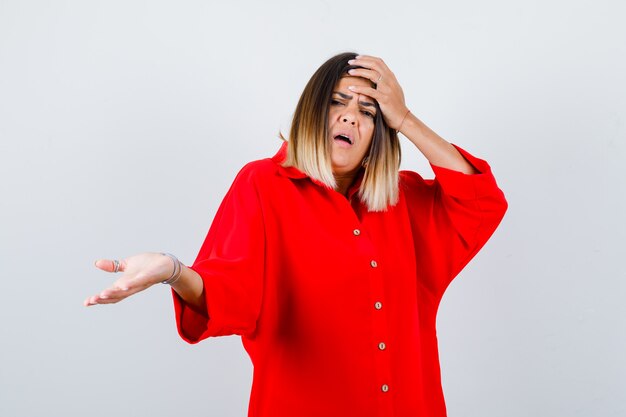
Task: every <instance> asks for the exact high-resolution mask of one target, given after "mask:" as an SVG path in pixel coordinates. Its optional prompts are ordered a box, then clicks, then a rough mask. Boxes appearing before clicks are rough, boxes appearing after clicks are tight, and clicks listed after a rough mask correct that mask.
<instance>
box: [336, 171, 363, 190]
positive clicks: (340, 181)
mask: <svg viewBox="0 0 626 417" xmlns="http://www.w3.org/2000/svg"><path fill="white" fill-rule="evenodd" d="M358 172H359V170H358V169H356V170H355V171H353V172H347V173H345V174H335V175H334V176H335V182H336V183H337V188H336V190H337V192H338V193H341V194H343V195H344V196H345V197H348V190H349V189H350V186H351V185H352V184H353V183H354V179H355V178H356V176H357V173H358Z"/></svg>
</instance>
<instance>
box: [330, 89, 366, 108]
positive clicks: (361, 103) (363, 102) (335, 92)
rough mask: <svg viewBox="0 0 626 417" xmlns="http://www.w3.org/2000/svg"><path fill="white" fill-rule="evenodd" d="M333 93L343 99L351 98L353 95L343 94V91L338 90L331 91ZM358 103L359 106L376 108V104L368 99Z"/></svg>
mask: <svg viewBox="0 0 626 417" xmlns="http://www.w3.org/2000/svg"><path fill="white" fill-rule="evenodd" d="M333 94H337V95H338V96H340V97H341V98H343V99H345V100H352V99H353V96H351V95H349V94H344V93H340V92H339V91H333ZM359 104H360V105H361V106H364V107H373V108H376V104H374V103H372V102H370V101H359Z"/></svg>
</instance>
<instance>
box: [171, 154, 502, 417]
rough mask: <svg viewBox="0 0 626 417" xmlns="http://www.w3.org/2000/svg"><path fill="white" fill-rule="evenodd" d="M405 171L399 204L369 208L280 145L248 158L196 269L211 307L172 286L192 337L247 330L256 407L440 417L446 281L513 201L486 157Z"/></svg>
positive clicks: (260, 416)
mask: <svg viewBox="0 0 626 417" xmlns="http://www.w3.org/2000/svg"><path fill="white" fill-rule="evenodd" d="M457 149H458V150H459V151H460V152H461V153H462V155H463V156H464V157H465V158H466V159H467V160H468V161H469V162H470V163H471V164H472V165H473V166H474V167H475V168H476V169H477V170H478V171H479V174H475V175H466V174H463V173H460V172H456V171H452V170H449V169H446V168H441V167H437V166H433V167H432V168H433V170H434V172H435V175H436V179H435V180H424V179H422V177H420V176H419V175H418V174H416V173H414V172H410V171H402V172H401V173H400V200H399V202H398V204H397V205H396V206H395V207H390V208H389V209H388V211H386V212H368V211H367V208H366V207H365V206H364V205H363V204H362V203H361V202H360V200H359V199H358V195H356V194H355V193H356V191H357V190H358V186H359V184H358V182H357V184H355V185H354V186H353V187H352V189H351V190H350V193H349V198H348V199H347V198H346V197H344V196H343V195H341V194H340V193H338V192H336V191H334V190H331V189H329V188H327V187H326V186H324V185H322V184H319V183H317V182H315V181H313V180H311V179H310V178H308V177H307V176H306V175H305V174H303V173H302V172H300V171H298V170H297V169H295V168H284V167H282V166H281V165H280V164H279V163H280V162H281V161H282V160H284V157H285V153H286V144H283V146H282V148H281V149H280V151H279V152H278V153H277V154H276V156H274V157H273V158H272V159H263V160H260V161H255V162H251V163H249V164H248V165H246V166H245V167H244V168H243V169H242V170H241V171H240V173H239V174H238V175H237V178H236V179H235V181H234V183H233V185H232V186H231V188H230V190H229V191H228V194H227V195H226V197H225V198H224V201H223V202H222V204H221V206H220V208H219V210H218V212H217V214H216V216H215V219H214V221H213V224H212V225H211V228H210V230H209V233H208V235H207V237H206V240H205V242H204V244H203V245H202V247H201V249H200V253H199V254H198V258H197V259H196V261H195V263H194V264H193V266H192V269H194V270H195V271H196V272H198V273H199V274H200V275H201V276H202V279H203V281H204V290H205V295H206V303H207V311H208V317H206V316H203V315H201V314H199V313H197V312H196V311H194V310H192V309H191V308H190V307H189V306H188V305H186V304H185V303H184V302H183V301H182V300H181V299H180V298H179V297H178V296H177V295H176V293H174V305H175V310H176V319H177V325H178V331H179V333H180V335H181V337H182V338H183V339H184V340H186V341H187V342H189V343H197V342H199V341H200V340H202V339H205V338H207V337H210V336H223V335H232V334H237V335H241V337H242V342H243V345H244V347H245V349H246V351H247V352H248V354H249V355H250V358H251V360H252V363H253V365H254V376H253V384H252V392H251V396H250V405H249V412H248V416H250V417H281V416H285V417H309V416H310V417H347V416H355V417H357V416H358V417H370V416H371V417H374V416H376V417H391V416H395V417H409V416H410V417H417V416H423V417H441V416H445V415H446V408H445V403H444V396H443V392H442V388H441V378H440V369H439V358H438V352H437V335H436V329H435V318H436V314H437V308H438V306H439V302H440V300H441V297H442V296H443V293H444V291H445V289H446V287H447V286H448V285H449V284H450V282H451V281H452V279H453V278H454V277H455V276H456V275H457V274H458V273H459V271H461V269H463V267H464V266H465V265H466V264H467V263H468V262H469V260H470V259H472V257H473V256H474V255H475V254H476V252H478V250H479V249H480V248H481V247H482V246H483V245H484V244H485V242H486V241H487V239H488V238H489V237H490V236H491V234H492V233H493V232H494V230H495V229H496V226H497V225H498V223H499V222H500V220H501V219H502V217H503V215H504V212H505V211H506V208H507V203H506V200H505V198H504V195H503V193H502V191H500V189H499V188H498V186H497V185H496V181H495V179H494V178H493V176H492V174H491V170H490V168H489V165H488V164H487V163H486V162H485V161H483V160H480V159H478V158H475V157H473V156H471V155H470V154H468V153H467V152H465V151H464V150H462V149H460V148H457Z"/></svg>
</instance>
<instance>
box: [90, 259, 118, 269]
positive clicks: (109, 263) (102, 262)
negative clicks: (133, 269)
mask: <svg viewBox="0 0 626 417" xmlns="http://www.w3.org/2000/svg"><path fill="white" fill-rule="evenodd" d="M116 262H117V263H118V269H117V272H124V269H125V268H126V262H125V261H123V260H117V259H116V260H112V259H98V260H97V261H96V262H94V265H95V266H96V268H98V269H101V270H103V271H106V272H116V271H115V263H116Z"/></svg>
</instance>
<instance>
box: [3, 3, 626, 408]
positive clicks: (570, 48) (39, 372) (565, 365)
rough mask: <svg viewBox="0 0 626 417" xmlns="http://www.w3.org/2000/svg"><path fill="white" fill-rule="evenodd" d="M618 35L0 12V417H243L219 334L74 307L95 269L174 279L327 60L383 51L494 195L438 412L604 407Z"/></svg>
mask: <svg viewBox="0 0 626 417" xmlns="http://www.w3.org/2000/svg"><path fill="white" fill-rule="evenodd" d="M625 19H626V13H625V6H623V2H620V1H617V0H616V1H594V2H591V1H515V2H506V1H504V2H503V1H485V0H479V1H472V2H466V1H461V0H458V1H440V2H433V1H428V2H426V1H386V2H385V1H382V0H377V1H359V2H357V1H307V2H302V3H301V2H296V1H287V0H285V1H265V2H253V1H230V2H227V1H221V2H212V1H169V2H167V1H137V0H131V1H128V0H124V1H119V0H118V1H111V0H109V1H77V0H75V1H24V0H12V1H7V0H0V196H1V197H0V210H1V217H0V226H1V229H0V233H1V234H0V257H1V258H0V271H1V276H2V284H1V286H0V291H1V292H0V294H1V297H2V302H1V303H0V313H1V317H2V328H1V335H2V343H1V344H0V415H2V416H28V417H36V416H42V417H49V416H65V417H69V416H79V415H85V414H89V415H92V416H109V415H115V416H118V417H123V416H147V415H150V416H173V415H176V414H178V413H180V412H183V413H184V414H185V415H190V416H244V415H245V413H246V409H247V400H248V394H249V389H250V381H251V366H250V364H249V361H248V358H247V356H246V355H245V352H244V351H243V349H242V348H241V344H240V340H239V339H238V338H237V337H226V338H218V339H212V340H209V341H205V342H203V343H201V344H199V345H195V346H190V345H186V344H185V343H184V342H183V341H182V340H180V339H179V338H178V336H177V333H176V330H175V325H174V318H173V313H172V305H171V300H170V294H169V292H168V289H167V288H166V287H165V286H161V287H157V288H153V289H151V290H150V291H148V292H146V293H145V294H142V295H140V296H136V297H135V298H133V299H130V300H127V301H125V302H123V303H121V304H119V305H117V306H105V307H102V306H99V307H95V308H89V309H86V308H84V307H82V300H83V299H84V298H85V297H86V296H88V295H91V294H93V293H95V292H97V291H99V290H100V289H102V288H104V287H106V286H107V285H108V284H109V283H110V282H111V276H110V275H107V274H105V273H103V272H99V271H97V270H96V269H95V268H94V267H93V266H92V263H93V261H94V260H95V259H96V258H98V257H123V256H127V255H131V254H134V253H137V252H141V251H162V250H163V251H169V252H172V253H175V254H177V255H178V256H179V257H180V258H181V259H182V260H183V261H184V262H186V263H191V262H192V261H193V259H194V258H195V255H196V253H197V250H198V249H199V247H200V244H201V243H202V240H203V238H204V235H205V233H206V231H207V229H208V227H209V225H210V222H211V220H212V218H213V215H214V213H215V210H216V208H217V206H218V204H219V202H220V201H221V198H222V196H223V195H224V193H225V192H226V190H227V188H228V186H229V185H230V183H231V181H232V179H233V178H234V176H235V174H236V172H237V171H238V170H239V168H240V167H241V166H242V165H243V164H245V163H246V162H248V161H250V160H253V159H259V158H263V157H266V156H271V155H273V153H274V152H275V151H276V149H277V148H278V146H279V141H278V140H277V134H278V131H279V130H282V131H284V132H286V131H287V130H288V127H289V120H290V117H291V114H292V111H293V109H294V107H295V105H296V102H297V99H298V97H299V95H300V93H301V91H302V89H303V87H304V84H305V83H306V81H307V80H308V78H309V77H310V76H311V75H312V73H313V71H314V70H315V69H316V68H317V67H318V66H319V65H320V64H321V63H322V62H323V61H324V60H325V59H327V58H328V57H330V56H332V55H334V54H335V53H338V52H342V51H345V50H355V51H357V52H361V53H367V54H372V55H379V56H382V57H383V58H384V59H385V60H386V62H387V63H388V64H389V66H390V67H391V69H392V70H393V71H394V72H395V74H396V75H397V77H398V79H399V80H400V82H401V84H402V86H403V87H404V91H405V95H406V98H407V102H408V105H409V107H410V108H411V109H412V110H413V112H414V113H415V114H416V115H418V117H420V118H422V120H424V121H425V122H426V123H427V124H429V125H430V126H431V127H433V128H434V129H435V130H436V131H437V132H439V133H440V134H441V135H442V136H444V137H445V138H447V139H448V140H450V141H451V142H454V143H457V144H459V145H461V146H463V147H465V148H466V149H468V150H470V151H471V152H473V153H474V154H476V155H478V156H481V157H483V158H485V159H487V160H488V161H489V162H490V163H491V165H492V167H493V170H494V172H495V174H496V176H497V179H498V181H499V183H500V185H501V187H502V188H503V189H504V191H505V193H506V195H507V198H508V200H509V203H510V209H509V212H508V213H507V216H506V218H505V219H504V221H503V223H502V225H501V226H500V228H499V229H498V230H497V232H496V233H495V235H494V236H493V238H492V239H491V241H490V242H489V243H488V244H487V245H486V246H485V248H484V249H483V251H482V252H481V253H480V254H479V255H478V256H477V258H476V259H475V260H474V261H473V262H472V263H471V264H470V265H469V266H468V267H467V268H466V269H465V270H464V271H463V272H462V273H461V275H460V276H459V277H458V278H457V279H456V280H455V281H454V283H453V284H452V285H451V287H450V288H449V289H448V292H447V293H446V295H445V297H444V300H443V303H442V305H441V308H440V311H439V317H438V329H439V343H440V349H441V363H442V374H443V385H444V391H445V395H446V400H447V404H448V410H449V415H450V416H452V417H479V416H480V417H492V416H493V417H501V416H508V417H518V416H519V417H522V416H524V417H526V416H567V417H572V416H585V417H587V416H594V417H598V416H624V415H626V405H625V404H624V396H625V394H626V380H625V379H626V378H625V375H626V361H625V358H624V352H625V351H626V335H625V332H624V330H625V328H624V327H625V326H624V317H625V316H626V307H625V306H624V299H625V295H626V294H625V293H626V291H625V290H626V288H625V287H626V284H625V282H626V279H625V278H626V276H625V272H624V267H623V260H624V255H626V253H625V250H624V240H625V237H626V236H625V227H624V226H625V222H624V218H623V213H624V212H625V211H626V207H625V205H626V204H625V201H626V200H625V192H624V191H625V185H624V180H625V179H626V175H625V174H626V169H625V168H624V162H623V161H624V158H625V157H626V153H625V136H626V127H625V116H626V83H625V76H624V74H626V58H625V57H626V46H625V45H626V29H624V27H625V26H624V21H625ZM403 146H404V147H403V149H404V162H403V165H404V167H405V168H410V169H414V170H417V171H419V172H421V173H423V175H424V176H428V177H430V176H431V175H432V173H431V172H430V170H429V167H428V166H427V164H426V163H425V162H424V160H423V157H422V156H421V155H420V154H419V153H418V152H417V151H416V150H415V149H413V148H412V147H411V146H410V143H409V142H408V141H406V140H404V143H403Z"/></svg>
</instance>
